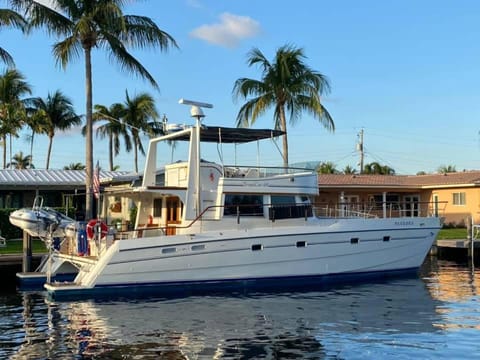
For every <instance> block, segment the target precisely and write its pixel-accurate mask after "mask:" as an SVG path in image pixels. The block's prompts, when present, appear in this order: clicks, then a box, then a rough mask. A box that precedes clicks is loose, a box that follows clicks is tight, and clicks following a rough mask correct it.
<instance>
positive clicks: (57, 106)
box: [31, 90, 82, 170]
mask: <svg viewBox="0 0 480 360" xmlns="http://www.w3.org/2000/svg"><path fill="white" fill-rule="evenodd" d="M31 103H32V105H33V107H34V108H35V109H36V110H37V114H39V116H41V117H43V122H44V124H43V126H44V127H43V129H42V131H43V132H44V133H45V134H46V135H47V136H48V139H49V142H48V150H47V163H46V165H45V168H46V169H47V170H48V168H49V166H50V156H51V153H52V144H53V137H54V136H55V132H56V131H57V130H68V129H71V128H72V127H73V126H75V125H80V124H81V123H82V118H81V116H79V115H77V114H76V113H75V109H74V108H73V104H72V101H71V100H70V99H69V98H68V97H67V96H65V95H64V94H63V93H62V92H61V91H60V90H57V91H55V92H54V93H53V94H50V93H49V94H48V96H47V98H46V99H42V98H40V97H37V98H34V99H32V100H31Z"/></svg>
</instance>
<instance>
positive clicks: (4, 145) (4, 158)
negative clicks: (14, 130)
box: [2, 135, 7, 169]
mask: <svg viewBox="0 0 480 360" xmlns="http://www.w3.org/2000/svg"><path fill="white" fill-rule="evenodd" d="M2 142H3V168H4V169H6V168H7V135H3V136H2Z"/></svg>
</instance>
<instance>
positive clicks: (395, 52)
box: [1, 0, 480, 174]
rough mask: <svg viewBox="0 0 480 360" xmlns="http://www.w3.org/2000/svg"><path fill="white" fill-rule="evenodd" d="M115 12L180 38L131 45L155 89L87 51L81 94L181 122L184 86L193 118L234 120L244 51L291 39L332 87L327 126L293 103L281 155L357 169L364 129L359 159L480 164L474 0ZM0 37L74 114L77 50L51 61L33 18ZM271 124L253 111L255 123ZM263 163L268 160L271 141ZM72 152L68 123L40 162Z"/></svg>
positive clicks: (41, 152) (61, 160)
mask: <svg viewBox="0 0 480 360" xmlns="http://www.w3.org/2000/svg"><path fill="white" fill-rule="evenodd" d="M5 4H6V2H5V1H4V2H3V5H5ZM125 13H129V14H137V15H146V16H149V17H151V18H152V19H154V20H155V21H156V23H157V24H158V25H159V27H160V28H162V29H163V30H164V31H166V32H168V33H169V34H170V35H172V36H173V37H174V38H175V39H176V41H177V42H178V44H179V47H180V49H178V50H177V49H172V50H170V51H169V52H168V53H160V52H155V51H152V50H146V51H136V52H134V55H135V56H136V57H137V58H138V59H139V60H140V61H141V62H142V63H143V64H144V65H145V66H146V67H147V69H148V70H149V71H150V72H151V74H152V75H153V76H154V77H155V79H156V80H157V82H158V84H159V86H160V92H156V91H155V90H154V89H153V88H152V87H151V86H150V85H149V84H148V83H147V82H145V81H143V80H141V79H138V78H136V77H135V76H132V75H131V74H127V73H122V72H121V71H120V69H119V67H118V66H117V64H116V63H111V62H109V59H108V56H107V54H106V53H105V52H104V51H102V50H97V51H96V52H95V53H94V57H93V76H94V92H93V96H94V103H100V104H105V105H110V104H111V103H114V102H119V101H123V99H124V97H125V90H126V89H128V91H129V93H130V94H135V93H138V92H143V91H147V92H150V93H151V94H152V95H154V97H155V99H156V100H157V108H158V111H159V113H160V114H166V116H167V117H168V119H169V122H170V123H190V122H191V120H190V118H189V109H188V107H186V106H183V105H179V104H178V100H179V99H180V98H187V99H193V100H198V101H203V102H208V103H212V104H213V105H214V108H213V109H209V110H206V114H207V117H206V119H205V123H206V124H208V125H223V126H234V124H235V118H236V115H237V112H238V110H239V108H240V106H241V104H242V103H241V102H234V101H233V99H232V94H231V92H232V88H233V85H234V82H235V80H236V79H238V78H241V77H251V78H257V79H258V78H259V76H260V71H259V70H258V69H257V68H250V67H248V66H247V64H246V58H247V53H248V52H249V51H250V50H251V49H252V48H253V47H258V48H259V49H260V50H261V51H262V52H263V53H264V54H265V55H266V56H267V57H268V58H269V59H273V57H274V54H275V51H276V49H277V48H278V47H280V46H282V45H284V44H293V45H295V46H298V47H302V48H303V49H304V51H305V54H306V56H307V59H306V62H307V64H308V65H309V66H311V67H312V68H313V69H315V70H317V71H320V72H321V73H323V74H324V75H326V76H327V77H328V78H329V80H330V83H331V87H332V91H331V93H330V94H329V95H328V96H326V97H324V99H323V101H324V105H325V106H326V107H327V109H328V110H329V112H330V113H331V115H332V116H333V118H334V121H335V126H336V131H335V132H334V133H330V132H328V131H326V130H324V128H323V127H322V126H321V125H320V124H319V123H318V122H317V121H316V120H314V119H312V118H311V117H310V116H309V115H308V114H305V115H304V116H303V117H302V119H301V120H300V121H299V122H298V123H297V124H296V125H295V126H294V127H292V126H290V127H289V146H290V163H296V162H302V161H331V162H333V163H335V164H336V166H337V168H338V169H340V170H341V169H343V168H344V167H345V166H346V165H350V166H354V167H356V166H357V164H358V159H359V156H358V153H357V152H356V151H355V145H356V142H357V135H358V133H359V131H360V130H361V129H362V128H363V129H364V147H365V162H366V163H368V162H372V161H378V162H380V163H382V164H386V165H389V166H390V167H392V168H394V169H395V170H396V172H397V173H399V174H415V173H416V172H418V171H421V170H423V171H427V172H433V171H435V170H436V169H437V168H438V167H439V166H441V165H450V164H451V165H455V167H456V169H457V170H458V171H461V170H463V169H467V170H473V169H480V163H479V159H480V133H479V131H480V122H479V121H478V118H479V113H480V98H479V88H480V81H479V80H480V56H479V55H480V51H479V50H480V45H479V44H480V42H479V39H480V25H479V21H478V19H479V17H478V16H479V15H478V14H480V2H478V1H475V0H471V1H468V0H459V1H455V2H452V1H446V0H436V1H433V0H423V1H418V0H403V1H400V0H396V1H394V0H391V1H380V0H377V1H373V0H365V1H356V0H338V1H324V0H318V1H315V0H297V1H295V2H290V1H288V2H287V1H281V2H279V1H273V0H263V1H253V0H228V1H226V0H224V1H219V0H162V1H158V0H146V1H138V2H132V3H131V4H129V5H128V6H127V7H126V9H125ZM1 39H2V40H1V41H2V42H1V46H2V47H3V48H5V49H6V50H7V51H9V52H10V54H11V55H12V56H13V57H14V59H15V61H16V65H17V68H18V69H19V70H20V71H21V72H22V73H24V75H25V76H26V78H27V80H28V81H29V82H30V83H31V85H32V86H33V89H34V96H42V97H45V96H46V95H47V94H48V92H53V91H55V90H56V89H61V90H62V91H63V92H64V93H65V94H67V95H68V96H69V97H71V98H72V100H73V102H74V105H75V108H76V110H77V112H78V113H81V114H83V113H85V110H84V109H85V105H84V104H85V95H84V72H83V69H84V64H83V59H82V58H79V59H78V60H77V61H75V62H74V63H72V64H70V65H69V66H68V67H67V69H66V71H64V70H62V69H60V68H59V67H57V66H56V65H55V62H54V60H53V57H52V55H51V45H52V44H53V42H54V40H55V39H54V38H52V37H49V36H48V35H47V34H46V33H45V32H44V31H42V30H38V31H36V32H34V33H33V34H31V35H29V36H25V35H23V34H21V33H19V32H18V31H17V30H11V29H2V37H1ZM272 124H273V120H272V118H271V117H270V116H265V117H263V118H261V119H259V120H258V121H257V123H256V127H259V128H268V127H271V126H272ZM46 140H47V139H46V137H38V140H37V142H36V152H35V156H34V159H33V160H34V164H35V166H36V167H37V168H43V167H44V166H45V156H46V148H47V146H46V145H47V141H46ZM145 145H146V141H145ZM279 145H281V144H279ZM19 150H22V151H23V152H24V153H28V152H29V144H28V142H27V141H26V140H25V139H24V137H23V136H22V137H20V138H19V139H16V140H15V141H14V150H13V152H14V153H15V152H17V151H19ZM94 154H95V156H94V157H95V158H94V161H95V162H96V161H97V160H99V161H100V164H101V166H102V167H103V168H107V167H108V152H107V143H106V141H101V140H95V144H94ZM242 155H243V154H242ZM143 160H144V159H143V158H141V162H140V168H141V167H142V166H143ZM212 160H215V159H212ZM265 161H268V162H270V163H276V164H278V165H280V164H281V159H280V157H279V156H278V154H273V153H267V154H266V160H265ZM72 162H81V163H85V151H84V138H83V137H81V135H79V132H78V131H73V132H68V133H65V134H62V133H58V134H57V135H56V136H55V138H54V143H53V154H52V159H51V168H62V167H63V166H64V165H67V164H69V163H72ZM115 162H116V164H119V165H120V169H121V170H132V169H133V153H129V154H126V153H122V154H121V155H120V156H119V157H117V158H116V160H115Z"/></svg>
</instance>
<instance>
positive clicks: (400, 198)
mask: <svg viewBox="0 0 480 360" xmlns="http://www.w3.org/2000/svg"><path fill="white" fill-rule="evenodd" d="M318 185H319V189H320V194H319V196H318V197H317V199H316V204H315V205H316V207H317V208H318V209H320V214H319V215H322V212H325V213H328V212H329V213H330V215H331V212H333V211H335V212H341V214H340V215H342V214H346V213H348V212H355V211H361V212H367V213H370V214H372V215H378V216H382V215H383V214H385V215H398V214H401V215H405V216H420V215H429V214H435V215H438V216H441V217H444V218H445V224H452V225H457V226H462V225H464V224H465V220H466V219H467V217H469V216H472V217H473V219H474V222H475V223H476V224H480V171H465V172H456V173H447V174H431V175H365V174H362V175H359V174H355V175H343V174H320V175H319V184H318Z"/></svg>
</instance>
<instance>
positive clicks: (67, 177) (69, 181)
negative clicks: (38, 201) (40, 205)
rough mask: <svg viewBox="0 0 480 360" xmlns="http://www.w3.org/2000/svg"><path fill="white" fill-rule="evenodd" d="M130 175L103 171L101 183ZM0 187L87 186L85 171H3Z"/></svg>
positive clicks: (0, 171)
mask: <svg viewBox="0 0 480 360" xmlns="http://www.w3.org/2000/svg"><path fill="white" fill-rule="evenodd" d="M128 174H131V173H129V172H127V171H105V170H101V171H100V182H112V181H115V180H116V179H117V178H118V179H122V177H125V176H127V175H128ZM135 175H136V174H135ZM0 186H2V187H5V186H8V187H12V186H24V187H25V186H28V187H31V186H34V187H38V186H58V187H60V186H71V187H75V186H85V170H50V169H49V170H45V169H21V170H16V169H2V170H0Z"/></svg>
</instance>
